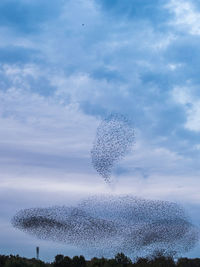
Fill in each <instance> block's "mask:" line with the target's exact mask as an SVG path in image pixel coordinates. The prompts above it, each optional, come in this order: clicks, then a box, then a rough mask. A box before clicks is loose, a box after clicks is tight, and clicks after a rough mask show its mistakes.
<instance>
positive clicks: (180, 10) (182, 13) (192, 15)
mask: <svg viewBox="0 0 200 267" xmlns="http://www.w3.org/2000/svg"><path fill="white" fill-rule="evenodd" d="M166 7H167V8H169V10H170V11H171V12H172V13H174V14H175V20H173V22H171V23H170V24H171V25H175V26H177V27H178V28H179V29H181V30H183V31H186V32H189V33H190V34H193V35H200V13H199V12H198V11H197V10H196V9H195V6H194V5H193V3H191V2H190V1H185V0H171V1H170V2H169V4H167V5H166Z"/></svg>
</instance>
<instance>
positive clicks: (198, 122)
mask: <svg viewBox="0 0 200 267" xmlns="http://www.w3.org/2000/svg"><path fill="white" fill-rule="evenodd" d="M172 96H173V98H174V100H175V101H176V102H177V103H179V104H181V105H183V107H184V109H185V112H186V115H187V117H186V123H185V128H187V129H188V130H191V131H195V132H199V131H200V100H199V98H198V97H196V96H194V95H193V94H192V88H191V87H190V86H186V87H179V86H177V87H175V88H174V89H173V92H172Z"/></svg>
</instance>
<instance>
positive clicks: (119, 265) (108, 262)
mask: <svg viewBox="0 0 200 267" xmlns="http://www.w3.org/2000/svg"><path fill="white" fill-rule="evenodd" d="M114 266H116V267H131V266H132V267H200V259H199V258H196V259H188V258H180V259H178V260H177V261H176V262H175V261H174V259H173V258H172V257H165V256H162V255H157V256H154V257H152V258H138V259H137V260H136V261H135V262H132V261H131V259H130V258H128V257H127V256H125V255H124V254H123V253H118V254H117V255H116V256H115V258H113V259H106V258H92V259H91V260H89V261H88V260H85V258H84V256H74V257H73V258H70V257H68V256H64V255H57V256H56V257H55V260H54V261H53V262H52V263H45V262H43V261H41V260H37V259H35V258H33V259H27V258H22V257H19V256H18V255H17V256H13V255H10V256H5V255H0V267H114Z"/></svg>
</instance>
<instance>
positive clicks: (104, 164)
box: [91, 114, 135, 182]
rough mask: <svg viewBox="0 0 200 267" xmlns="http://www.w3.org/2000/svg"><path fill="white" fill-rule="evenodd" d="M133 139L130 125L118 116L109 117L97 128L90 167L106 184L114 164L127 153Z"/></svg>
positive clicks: (124, 118) (123, 117) (121, 116)
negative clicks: (91, 166)
mask: <svg viewBox="0 0 200 267" xmlns="http://www.w3.org/2000/svg"><path fill="white" fill-rule="evenodd" d="M134 137H135V136H134V128H133V125H132V123H131V122H130V121H129V120H128V119H127V118H126V117H125V116H123V115H120V114H111V115H109V116H108V117H107V118H105V119H104V120H103V121H102V122H101V124H100V125H99V127H98V128H97V132H96V138H95V140H94V143H93V148H92V150H91V158H92V165H93V167H94V169H95V170H96V171H97V172H98V173H99V174H100V175H101V176H102V177H103V179H104V180H105V181H106V182H110V177H111V174H112V169H113V166H114V164H115V163H116V162H118V161H119V160H120V159H122V158H123V157H124V156H125V155H126V154H127V153H128V152H129V150H130V148H131V146H132V145H133V143H134Z"/></svg>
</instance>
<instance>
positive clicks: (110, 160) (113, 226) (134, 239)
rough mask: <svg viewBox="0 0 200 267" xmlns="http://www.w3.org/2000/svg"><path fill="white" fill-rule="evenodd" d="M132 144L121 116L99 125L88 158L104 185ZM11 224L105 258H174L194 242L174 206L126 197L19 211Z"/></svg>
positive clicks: (191, 231)
mask: <svg viewBox="0 0 200 267" xmlns="http://www.w3.org/2000/svg"><path fill="white" fill-rule="evenodd" d="M133 143H134V129H133V125H132V123H131V122H130V121H129V120H128V119H127V118H126V117H125V116H123V115H119V114H112V115H110V116H108V117H107V118H106V119H104V120H103V121H102V123H101V124H100V125H99V127H98V128H97V133H96V138H95V140H94V144H93V148H92V150H91V157H92V165H93V167H94V168H95V169H96V171H97V172H98V173H99V174H100V175H101V176H102V177H103V178H104V180H105V181H106V182H110V178H111V173H112V170H113V167H114V165H115V163H116V162H118V161H119V160H120V159H121V158H123V157H124V156H125V155H126V154H127V153H128V152H129V150H130V148H131V146H132V145H133ZM12 224H13V226H14V227H15V228H18V229H20V230H23V231H25V232H27V233H30V234H32V235H34V236H36V237H38V238H40V239H47V240H53V241H58V242H66V243H68V244H71V245H75V246H78V247H82V249H86V250H87V252H89V254H91V255H95V256H97V255H99V256H102V255H103V256H107V257H110V256H111V255H114V254H116V253H118V252H119V251H121V252H124V253H125V254H127V255H129V256H131V257H133V256H149V255H152V254H153V253H154V252H155V251H165V254H167V255H169V254H170V255H171V254H173V255H174V254H176V253H177V254H179V253H182V252H187V251H188V250H190V249H191V248H192V247H193V246H194V245H195V244H196V242H197V241H198V238H199V232H198V230H197V228H196V227H195V226H194V225H193V224H192V223H191V221H190V220H189V218H188V217H187V216H186V214H185V212H184V210H183V209H182V208H181V207H180V206H179V205H178V204H176V203H172V202H167V201H158V200H145V199H139V198H135V197H133V196H131V195H127V196H122V195H121V196H119V195H118V196H116V195H101V196H93V197H90V198H87V199H84V200H82V201H81V202H80V203H79V204H78V205H77V206H75V207H67V206H62V207H58V206H55V207H49V208H33V209H25V210H21V211H19V212H18V213H17V214H16V215H15V216H14V217H13V219H12Z"/></svg>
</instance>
